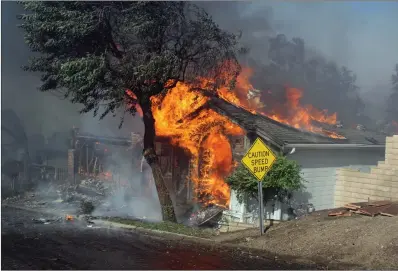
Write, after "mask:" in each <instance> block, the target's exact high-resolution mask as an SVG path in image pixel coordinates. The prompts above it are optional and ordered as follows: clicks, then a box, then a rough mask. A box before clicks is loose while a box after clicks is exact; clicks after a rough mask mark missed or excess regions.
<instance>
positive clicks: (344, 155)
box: [225, 139, 398, 223]
mask: <svg viewBox="0 0 398 271" xmlns="http://www.w3.org/2000/svg"><path fill="white" fill-rule="evenodd" d="M249 147H250V143H249V142H248V140H247V139H245V140H244V144H243V146H242V145H240V146H239V147H235V149H234V153H239V154H242V153H243V154H244V152H245V150H247V149H248V148H249ZM397 148H398V146H397ZM288 158H289V159H292V160H295V161H297V162H298V163H299V164H300V165H301V167H302V174H303V178H304V180H305V189H303V190H302V191H298V192H295V193H294V195H293V201H294V202H295V204H296V206H297V205H299V204H303V205H305V204H308V203H311V204H313V205H314V207H315V209H316V210H323V209H329V208H334V206H335V189H336V179H337V172H339V171H340V170H341V169H342V168H348V169H351V170H355V171H356V172H359V171H360V172H361V173H363V174H364V173H365V172H370V170H371V167H372V166H374V165H377V163H378V161H380V160H382V159H383V158H384V150H383V149H373V148H362V149H349V148H347V149H340V150H335V149H334V150H332V149H331V150H325V149H311V150H309V149H300V148H296V151H295V153H293V154H291V155H289V156H288ZM235 159H238V161H240V157H239V155H237V156H236V157H235ZM397 168H398V166H397ZM252 201H253V200H251V201H250V202H246V203H244V204H239V203H238V202H237V200H236V197H235V193H234V191H232V192H231V203H230V211H229V212H226V213H225V214H226V216H228V217H229V218H230V219H231V220H233V221H239V222H244V223H256V221H257V219H258V210H257V208H256V204H255V203H254V202H252ZM277 205H278V204H276V205H275V202H272V201H270V202H269V203H268V204H267V205H266V206H265V217H266V218H268V219H282V220H284V219H287V208H286V206H280V208H281V209H282V212H281V211H280V210H278V209H279V208H277V207H278V206H277ZM253 207H254V208H253Z"/></svg>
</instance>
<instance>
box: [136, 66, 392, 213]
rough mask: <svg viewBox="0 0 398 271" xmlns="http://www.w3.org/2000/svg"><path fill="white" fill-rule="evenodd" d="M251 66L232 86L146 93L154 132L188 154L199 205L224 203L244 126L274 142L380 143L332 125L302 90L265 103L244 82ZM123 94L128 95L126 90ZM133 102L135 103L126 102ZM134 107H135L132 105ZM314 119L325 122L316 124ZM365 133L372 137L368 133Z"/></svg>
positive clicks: (329, 117) (205, 82)
mask: <svg viewBox="0 0 398 271" xmlns="http://www.w3.org/2000/svg"><path fill="white" fill-rule="evenodd" d="M250 76H251V70H250V69H249V68H244V69H243V71H242V73H241V74H240V75H239V77H238V78H237V82H236V86H235V89H234V90H233V91H230V90H229V89H227V88H226V87H224V88H219V89H217V90H213V91H212V90H209V91H205V92H204V91H202V90H198V89H206V86H207V85H208V83H209V80H208V79H205V78H203V79H201V80H200V81H202V84H203V86H199V87H197V86H191V85H187V84H183V83H178V84H177V85H176V86H175V87H174V88H173V89H171V90H169V91H168V92H167V94H166V95H164V96H156V97H152V98H151V101H152V112H153V116H154V118H155V129H156V134H157V136H161V137H167V138H169V139H170V142H171V144H173V145H175V146H178V147H180V148H182V149H184V150H185V151H186V152H187V153H188V154H189V156H190V157H191V171H190V179H191V181H193V183H194V186H195V190H196V195H197V197H198V198H197V200H198V201H200V202H201V203H204V204H213V205H217V206H221V207H228V206H229V201H230V190H229V187H228V185H227V184H226V183H225V181H224V179H225V178H226V177H227V176H228V175H229V174H230V173H231V172H232V170H233V169H234V167H235V165H236V163H235V162H234V161H233V156H232V148H231V144H230V141H229V138H230V137H231V136H243V135H244V134H245V133H246V132H245V130H246V131H248V130H255V131H256V133H257V134H258V135H259V136H260V137H262V138H264V139H265V140H266V141H268V142H269V143H270V144H273V145H275V147H283V146H284V145H285V144H335V143H340V144H345V143H347V144H350V143H358V144H375V143H374V142H377V143H379V142H380V144H382V142H384V141H383V140H385V139H384V136H383V137H382V138H381V137H378V138H377V139H376V140H373V142H372V141H369V140H367V139H366V138H368V137H367V136H366V133H369V132H366V131H355V133H354V132H352V133H345V131H343V129H337V127H335V129H334V128H333V127H332V125H334V126H336V124H337V115H336V114H331V115H329V114H328V113H327V112H326V111H325V110H317V109H316V108H315V107H313V106H311V105H304V106H302V105H301V104H300V98H301V96H302V92H301V90H299V89H296V88H286V100H287V101H286V103H285V104H276V103H275V104H273V103H269V107H267V108H265V106H264V104H263V103H262V102H261V99H260V98H261V97H260V96H261V91H259V90H256V89H255V88H254V87H253V86H252V85H251V84H250V82H249V79H250ZM129 95H134V93H130V94H129ZM131 106H135V107H137V105H136V104H134V105H131ZM137 111H138V112H140V111H139V109H138V108H137ZM315 123H320V124H322V125H327V126H328V127H329V128H328V129H325V127H321V126H320V125H316V124H315ZM369 138H374V136H370V137H369Z"/></svg>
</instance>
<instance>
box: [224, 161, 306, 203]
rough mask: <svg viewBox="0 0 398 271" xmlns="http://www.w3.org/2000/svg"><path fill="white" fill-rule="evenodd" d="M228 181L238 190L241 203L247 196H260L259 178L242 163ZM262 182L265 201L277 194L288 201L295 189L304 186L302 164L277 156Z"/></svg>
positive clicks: (281, 199)
mask: <svg viewBox="0 0 398 271" xmlns="http://www.w3.org/2000/svg"><path fill="white" fill-rule="evenodd" d="M226 182H227V183H228V185H229V186H230V188H231V189H233V190H234V191H235V192H236V196H237V199H238V201H239V202H240V203H242V202H243V201H244V199H245V197H249V198H255V199H257V198H258V180H257V179H256V178H255V177H254V176H253V175H252V174H251V173H250V172H249V170H248V169H247V168H246V167H245V166H243V165H242V164H240V165H239V166H238V167H237V168H236V169H235V171H234V172H233V173H232V174H231V175H230V176H229V177H228V178H227V180H226ZM262 182H263V199H264V202H266V201H268V200H269V199H271V198H273V197H274V196H275V195H276V196H277V198H278V199H279V200H280V201H282V202H283V201H286V200H288V199H290V198H291V193H292V192H293V191H296V190H299V189H301V188H303V187H304V179H303V177H302V176H301V167H300V165H298V164H297V162H296V161H292V160H288V159H286V157H283V156H278V157H277V159H276V161H275V163H274V165H273V166H272V168H271V170H270V171H269V172H268V174H267V175H266V176H265V177H264V179H263V181H262Z"/></svg>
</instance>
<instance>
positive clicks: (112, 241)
mask: <svg viewBox="0 0 398 271" xmlns="http://www.w3.org/2000/svg"><path fill="white" fill-rule="evenodd" d="M34 218H40V216H38V214H36V213H31V212H26V211H21V210H16V209H12V208H2V218H1V219H2V262H1V264H2V266H1V267H2V269H163V270H165V269H224V270H225V269H308V268H309V266H303V265H299V264H292V263H290V264H287V263H285V262H284V261H282V259H278V261H275V260H273V259H271V260H270V259H266V258H264V257H261V255H260V256H255V255H247V254H243V253H242V252H241V251H239V250H238V251H236V250H231V249H227V248H225V249H221V248H219V247H217V248H215V247H214V248H212V247H204V246H202V245H199V244H186V243H175V242H172V241H169V240H162V239H152V238H149V237H147V236H142V235H141V236H140V235H138V234H134V233H132V232H128V231H123V230H118V231H115V230H107V229H101V228H88V227H87V226H86V225H78V224H76V223H77V222H71V223H69V222H65V221H63V222H58V223H57V222H54V223H50V224H36V223H34V222H33V221H32V219H34Z"/></svg>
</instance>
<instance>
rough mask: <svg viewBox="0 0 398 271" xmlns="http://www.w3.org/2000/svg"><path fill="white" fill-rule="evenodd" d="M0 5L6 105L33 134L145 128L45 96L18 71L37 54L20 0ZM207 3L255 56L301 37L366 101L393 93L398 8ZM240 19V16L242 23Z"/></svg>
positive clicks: (31, 79)
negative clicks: (278, 37)
mask: <svg viewBox="0 0 398 271" xmlns="http://www.w3.org/2000/svg"><path fill="white" fill-rule="evenodd" d="M203 3H204V2H203ZM1 4H2V11H1V15H2V18H1V21H2V29H1V39H2V44H1V46H2V52H1V53H2V54H1V57H2V84H1V87H2V101H1V106H2V108H13V109H14V110H15V111H16V113H17V114H18V115H19V116H20V118H21V119H22V121H23V122H24V123H25V125H26V129H27V130H28V133H30V134H31V133H38V132H41V133H44V134H47V135H50V134H51V133H52V132H54V131H60V130H64V131H66V130H68V129H70V127H72V126H77V127H84V129H85V130H86V131H91V132H92V133H95V134H104V135H116V136H122V135H123V136H126V135H128V133H129V131H140V130H142V123H141V121H140V120H139V119H135V120H133V119H131V118H130V119H128V120H126V122H125V125H124V128H123V129H122V130H118V128H117V127H118V124H119V118H112V117H109V118H107V119H105V120H103V121H99V120H98V119H94V118H93V117H92V115H91V114H87V115H84V116H82V115H79V114H78V109H79V106H78V105H72V104H71V103H70V102H68V101H65V100H62V99H61V98H59V97H56V96H54V94H51V93H41V92H39V91H38V90H37V87H38V86H39V80H38V76H37V75H35V74H31V73H27V72H23V71H22V70H21V69H20V66H21V65H23V64H25V63H26V62H27V60H28V57H29V56H30V55H31V53H30V52H29V50H28V48H27V47H26V45H25V44H24V41H23V34H22V32H21V31H20V30H19V29H18V28H17V26H16V25H17V23H18V21H17V20H16V15H17V14H18V13H20V12H21V10H20V9H19V7H18V6H17V4H16V2H2V3H1ZM204 5H205V6H208V7H210V10H209V13H211V14H214V18H215V20H216V21H217V22H219V23H220V26H221V27H224V28H229V29H232V30H237V29H241V30H243V32H244V35H246V36H249V38H248V39H247V40H248V42H250V45H251V46H252V47H253V51H254V52H256V50H257V52H258V53H259V54H261V53H263V50H264V43H263V41H264V39H261V38H254V37H257V36H261V35H262V33H265V32H266V33H268V34H269V33H273V34H275V33H284V34H286V35H287V36H288V37H294V36H299V37H302V38H303V39H304V40H305V42H306V45H307V46H309V47H311V48H313V49H314V50H316V51H317V52H320V53H322V54H324V55H325V56H327V57H328V58H329V59H331V60H334V61H336V62H337V63H338V64H340V65H346V66H348V67H349V68H350V69H352V70H353V71H354V72H355V73H356V74H357V76H358V84H359V85H360V86H361V87H362V90H361V91H362V92H364V93H366V97H368V99H370V100H373V97H374V100H377V99H378V100H380V101H379V103H380V105H379V106H382V101H383V99H384V98H383V97H386V96H387V95H388V91H389V88H390V86H389V84H390V77H391V73H392V71H393V68H394V65H395V64H396V63H398V31H397V29H396V28H397V25H398V16H397V15H398V2H393V1H391V2H381V1H378V2H370V1H361V2H349V1H344V2H338V1H290V2H289V1H280V0H279V1H272V0H271V1H254V2H239V3H236V2H235V3H228V2H222V3H220V2H206V3H204ZM237 17H240V18H241V20H240V21H239V23H238V22H236V18H237ZM364 97H365V96H364ZM369 97H370V98H369Z"/></svg>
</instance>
